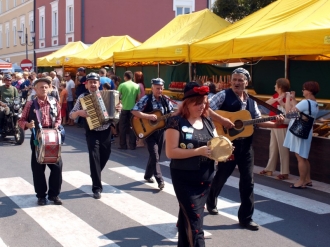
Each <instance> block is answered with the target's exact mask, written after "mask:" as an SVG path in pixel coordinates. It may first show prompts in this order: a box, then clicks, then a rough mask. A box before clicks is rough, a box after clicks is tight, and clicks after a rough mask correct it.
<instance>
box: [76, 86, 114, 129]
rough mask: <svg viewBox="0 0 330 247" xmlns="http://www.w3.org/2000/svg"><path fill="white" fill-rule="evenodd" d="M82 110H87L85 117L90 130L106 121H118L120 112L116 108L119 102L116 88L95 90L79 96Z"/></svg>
mask: <svg viewBox="0 0 330 247" xmlns="http://www.w3.org/2000/svg"><path fill="white" fill-rule="evenodd" d="M80 103H81V105H82V108H83V110H85V111H87V114H88V117H87V118H86V121H87V124H88V126H89V129H90V130H93V129H96V128H98V127H100V126H102V125H103V124H106V123H108V122H117V121H119V115H120V112H119V111H117V110H116V105H117V104H118V103H119V92H118V91H116V90H103V91H96V92H93V93H91V94H89V95H86V96H85V97H83V98H80Z"/></svg>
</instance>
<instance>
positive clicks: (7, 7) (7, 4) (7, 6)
mask: <svg viewBox="0 0 330 247" xmlns="http://www.w3.org/2000/svg"><path fill="white" fill-rule="evenodd" d="M8 9H9V3H8V0H6V11H8Z"/></svg>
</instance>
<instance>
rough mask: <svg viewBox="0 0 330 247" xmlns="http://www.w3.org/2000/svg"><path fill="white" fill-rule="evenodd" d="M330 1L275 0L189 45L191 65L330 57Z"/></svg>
mask: <svg viewBox="0 0 330 247" xmlns="http://www.w3.org/2000/svg"><path fill="white" fill-rule="evenodd" d="M329 10H330V1H329V0H278V1H276V2H273V3H272V4H270V5H268V6H267V7H265V8H263V9H261V10H259V11H257V12H255V13H254V14H252V15H249V16H248V17H246V18H244V19H242V20H240V21H238V22H236V23H234V24H233V25H231V26H229V27H227V28H226V29H223V30H220V31H219V32H217V33H215V34H212V35H210V36H209V37H207V38H205V39H203V40H200V41H198V42H196V43H194V44H192V45H191V48H190V53H191V62H204V63H219V62H228V61H233V60H235V61H237V60H238V59H241V58H242V59H244V58H245V59H249V58H256V57H264V56H283V55H286V57H287V56H289V55H294V57H295V58H294V59H298V56H300V55H316V56H305V59H308V60H309V59H312V58H314V59H318V60H322V59H323V58H326V57H327V55H326V56H319V54H330V15H329Z"/></svg>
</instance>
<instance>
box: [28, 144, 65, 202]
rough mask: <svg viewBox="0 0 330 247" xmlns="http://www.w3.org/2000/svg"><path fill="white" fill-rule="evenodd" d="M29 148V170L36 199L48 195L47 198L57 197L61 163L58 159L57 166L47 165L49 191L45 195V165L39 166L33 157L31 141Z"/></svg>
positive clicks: (33, 151) (33, 149) (60, 179)
mask: <svg viewBox="0 0 330 247" xmlns="http://www.w3.org/2000/svg"><path fill="white" fill-rule="evenodd" d="M30 146H31V150H32V155H31V169H32V175H33V184H34V190H35V192H36V193H37V197H38V198H44V197H46V195H47V194H48V198H49V197H53V196H58V195H59V194H60V192H61V185H62V167H63V162H62V158H60V160H59V162H58V163H57V164H47V166H48V167H49V169H50V175H49V181H48V184H49V189H48V193H47V181H46V177H45V169H46V164H39V163H38V162H37V158H36V155H35V147H34V144H33V140H32V139H31V141H30Z"/></svg>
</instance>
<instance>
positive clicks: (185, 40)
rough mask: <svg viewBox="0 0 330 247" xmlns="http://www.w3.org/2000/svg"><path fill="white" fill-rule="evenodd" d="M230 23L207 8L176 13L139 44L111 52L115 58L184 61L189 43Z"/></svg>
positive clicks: (187, 58) (123, 59)
mask: <svg viewBox="0 0 330 247" xmlns="http://www.w3.org/2000/svg"><path fill="white" fill-rule="evenodd" d="M228 25H230V23H229V22H227V21H225V20H224V19H222V18H220V17H219V16H217V15H215V14H213V13H212V12H210V11H209V10H208V9H205V10H201V11H198V12H195V13H192V14H187V15H179V16H177V17H175V18H174V19H173V20H172V21H170V22H169V23H168V24H167V25H166V26H164V27H163V28H162V29H161V30H159V31H158V32H157V33H155V34H154V35H153V36H151V37H150V38H149V39H148V40H146V41H145V42H144V43H143V44H142V45H140V46H139V47H137V48H135V49H131V50H128V51H125V52H115V54H114V60H115V63H116V64H117V62H119V63H121V62H142V63H143V62H150V61H156V62H158V61H185V62H189V45H190V44H191V43H193V42H196V41H198V40H200V39H202V38H204V37H207V36H209V35H210V34H212V33H215V32H217V31H219V30H220V29H223V28H225V27H227V26H228Z"/></svg>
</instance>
